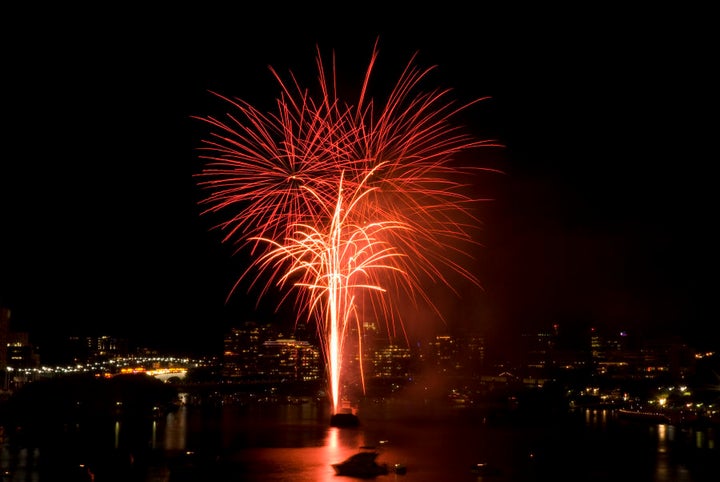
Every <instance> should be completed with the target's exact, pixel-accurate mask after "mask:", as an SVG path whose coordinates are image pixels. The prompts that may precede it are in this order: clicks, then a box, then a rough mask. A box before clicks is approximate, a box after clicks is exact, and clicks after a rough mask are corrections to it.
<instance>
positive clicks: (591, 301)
mask: <svg viewBox="0 0 720 482" xmlns="http://www.w3.org/2000/svg"><path fill="white" fill-rule="evenodd" d="M442 4H443V5H444V7H443V8H445V10H433V11H427V12H424V13H423V12H417V11H413V12H412V13H407V14H403V15H401V14H399V13H398V14H395V15H391V16H388V14H387V13H385V12H383V14H382V15H380V14H378V13H377V11H376V10H375V11H373V10H366V9H364V10H363V11H362V12H358V13H357V14H353V15H341V14H339V13H338V15H337V16H336V18H331V17H332V14H331V13H327V12H325V13H322V14H320V13H315V12H302V11H300V10H297V11H284V12H283V11H270V12H266V13H263V12H262V11H261V10H256V11H255V12H253V13H250V12H232V13H231V12H229V11H228V12H223V11H220V10H218V11H213V12H210V11H209V10H210V9H206V11H198V10H187V11H174V12H173V13H172V14H170V13H169V12H148V11H144V12H142V15H141V14H140V13H139V12H131V11H117V12H85V14H86V15H79V14H80V13H81V12H71V11H67V10H63V11H58V12H45V13H43V14H39V13H38V12H17V13H16V15H13V16H12V20H10V18H8V20H9V21H11V22H12V23H13V24H14V26H15V30H14V31H15V32H17V34H16V35H15V36H14V37H7V35H8V34H7V33H6V34H5V37H6V38H5V41H4V42H3V43H4V45H3V60H2V65H3V69H2V71H3V74H2V77H3V85H4V88H3V90H2V105H3V109H2V111H3V116H4V123H3V129H2V135H3V143H2V145H3V149H2V162H0V304H2V305H3V306H6V307H8V308H10V309H11V310H12V322H13V328H14V329H15V330H18V331H29V332H30V333H31V336H32V337H33V339H34V340H36V341H37V342H38V343H45V342H47V340H51V339H52V337H54V336H58V335H69V334H74V335H104V334H111V335H119V336H127V337H129V338H131V339H133V340H136V341H138V342H140V343H147V344H150V345H154V346H158V347H161V348H163V349H168V350H183V351H198V352H205V351H211V350H214V349H216V348H218V347H219V346H221V338H222V334H223V333H224V331H225V330H226V329H227V327H228V326H230V325H232V324H233V323H235V322H237V321H239V320H243V319H257V318H261V317H265V316H269V315H267V312H269V311H271V310H270V309H269V307H268V304H271V302H270V301H269V302H268V303H267V304H265V305H264V306H261V307H260V308H259V311H258V313H254V312H253V310H254V296H253V295H249V296H248V297H247V298H245V297H243V296H242V294H239V295H236V296H234V297H233V298H231V300H230V302H228V303H226V297H227V295H228V293H229V291H230V289H231V287H232V285H233V282H234V281H235V278H236V277H237V276H238V275H239V274H240V272H241V271H242V270H243V269H244V264H245V260H244V259H243V258H242V257H240V256H233V255H232V247H231V246H227V245H223V244H222V243H221V242H220V233H218V232H215V231H210V227H211V226H212V225H213V220H212V219H210V218H206V217H201V216H200V215H199V208H198V206H197V200H198V199H199V197H200V195H201V193H200V191H199V189H198V188H197V186H196V181H195V179H193V174H194V173H197V172H199V171H200V170H201V169H202V163H201V162H200V160H199V159H198V156H197V152H196V149H197V147H199V142H200V139H202V138H204V137H206V135H207V132H208V131H207V126H206V125H204V124H202V123H201V122H199V121H197V120H194V119H192V116H206V115H217V116H221V115H224V114H225V113H226V112H228V106H227V105H226V104H224V103H222V102H219V101H218V99H216V98H214V97H213V96H212V95H211V94H210V93H209V91H216V92H219V93H221V94H224V95H227V96H235V97H239V98H242V99H244V100H246V101H248V102H250V103H251V104H253V105H254V106H256V107H258V108H260V109H261V110H264V111H272V110H273V109H274V101H275V98H276V97H277V96H278V95H279V92H280V90H279V86H278V84H277V82H276V81H275V79H274V78H273V77H272V75H271V73H270V71H269V69H268V66H272V67H274V68H275V69H277V70H278V72H279V73H280V74H281V75H285V74H286V73H288V72H289V71H292V72H294V73H295V74H296V75H297V77H298V79H299V81H300V82H301V84H303V85H305V86H308V87H314V86H315V85H316V81H317V70H316V66H315V55H316V51H315V49H316V46H319V47H320V49H321V51H322V52H324V53H326V54H329V53H331V52H332V51H333V50H334V51H335V53H336V56H337V61H338V66H339V67H338V68H339V72H338V77H339V78H341V79H342V80H343V82H345V84H343V85H344V86H345V87H347V88H348V89H350V88H351V87H352V88H355V87H357V86H359V85H360V82H361V80H362V75H363V74H364V73H365V70H366V68H367V65H368V61H369V59H370V54H371V52H372V48H373V45H374V43H375V40H376V39H378V38H379V49H378V50H379V60H378V65H377V66H376V68H375V76H376V79H377V86H378V88H379V89H380V90H382V87H383V86H387V85H391V84H393V83H394V81H396V80H397V78H398V77H399V75H400V71H401V68H402V67H404V65H405V64H406V63H407V62H408V61H409V60H410V58H411V56H412V55H413V54H414V53H416V52H417V53H418V57H417V58H416V62H415V64H416V65H418V66H421V67H430V66H432V65H437V68H436V70H434V71H433V72H434V73H433V74H432V75H431V76H430V77H429V78H428V79H427V80H426V81H424V83H423V84H422V85H423V86H424V87H426V90H431V89H434V88H438V87H440V88H452V89H453V93H452V96H453V97H454V98H457V99H458V101H459V102H461V103H462V102H468V101H471V100H473V99H475V98H479V97H486V96H488V97H490V99H489V100H486V101H483V102H480V103H478V104H476V105H475V106H473V107H472V108H471V109H470V111H468V112H465V113H464V114H463V115H462V116H461V117H459V118H458V122H462V123H463V125H464V126H465V127H467V128H468V129H469V130H470V131H471V132H472V133H473V135H475V136H477V137H478V138H494V139H498V140H499V141H500V142H501V143H503V144H504V145H505V147H504V148H503V149H490V148H488V149H486V150H478V151H475V154H477V158H478V163H480V164H487V165H488V166H492V167H497V168H499V169H501V170H502V171H503V174H496V175H487V176H485V177H483V178H482V180H481V184H480V185H479V186H478V188H479V192H484V193H487V195H488V196H490V197H493V198H494V200H493V201H491V202H488V203H484V204H483V206H482V208H481V212H482V216H483V218H484V219H483V223H484V226H483V232H482V235H481V237H482V239H481V240H480V241H481V242H482V244H483V245H484V246H483V248H481V249H479V250H478V251H477V253H476V256H477V268H476V269H477V276H478V278H479V279H480V281H481V282H482V284H483V288H484V290H482V291H481V290H478V289H472V288H471V287H465V286H459V288H460V292H461V294H462V299H453V298H447V299H446V298H445V297H444V296H445V295H444V294H438V305H439V306H441V307H442V308H443V310H444V312H445V313H446V314H447V316H446V318H447V319H448V320H449V325H450V327H451V328H459V327H462V326H474V327H477V328H479V329H481V330H484V331H486V332H487V333H488V334H489V335H490V336H497V337H498V339H502V340H506V338H507V339H511V338H512V336H514V335H516V334H519V333H522V332H523V331H526V330H531V329H539V328H547V327H548V326H550V325H552V324H554V323H558V324H560V326H561V327H567V328H568V329H578V330H582V329H585V328H587V327H589V326H598V327H602V328H603V329H607V330H609V331H610V332H613V331H618V330H621V329H624V330H628V331H631V332H633V333H636V334H639V335H641V336H643V337H654V336H664V335H668V334H676V335H680V336H683V337H686V339H687V340H688V341H690V342H692V343H694V344H698V345H713V346H716V347H717V346H718V345H720V343H718V341H717V340H716V339H713V338H712V337H710V336H708V330H709V329H711V327H712V325H713V324H715V323H717V320H716V318H717V317H716V310H715V309H714V308H715V307H714V305H715V303H714V299H715V297H714V295H715V286H716V285H717V283H716V280H715V278H716V273H717V269H716V268H717V255H716V252H717V249H716V246H717V235H716V234H715V231H716V228H715V226H714V224H715V220H716V219H717V215H716V212H715V205H716V203H715V199H714V196H713V195H711V194H712V193H713V191H714V187H715V178H714V173H715V170H716V169H715V168H714V164H715V163H716V161H717V154H713V153H714V152H715V153H716V151H717V149H716V147H715V145H714V142H713V143H712V144H711V139H713V140H714V136H716V135H717V133H716V132H715V131H716V129H715V128H714V127H715V125H716V120H715V119H716V116H717V112H718V107H719V106H718V93H717V86H718V85H720V82H718V80H719V79H718V75H717V73H716V70H717V69H716V65H715V64H716V63H717V62H716V59H717V52H716V45H717V43H716V42H715V43H714V44H713V42H711V37H712V36H713V35H714V34H713V32H712V31H710V30H708V29H707V28H706V27H705V26H704V19H705V18H707V15H706V14H703V13H702V12H689V11H687V12H678V11H669V10H668V11H654V12H647V11H645V12H637V13H634V12H630V11H628V10H623V11H622V12H615V11H610V10H608V11H605V12H598V11H595V12H590V11H588V12H580V11H575V12H560V11H551V10H542V11H539V10H538V11H522V12H517V11H515V12H512V13H511V12H494V11H489V10H488V11H484V12H483V11H478V10H477V9H476V8H473V9H469V10H464V9H450V8H449V6H445V5H446V4H445V2H443V3H442ZM365 7H367V5H365ZM276 10H279V7H278V8H277V9H276ZM561 14H562V15H561ZM81 19H82V20H81ZM715 40H716V39H715ZM350 91H352V90H351V89H350ZM352 92H355V91H352ZM353 98H354V97H353ZM350 100H352V98H350V99H348V101H350ZM414 321H417V320H411V321H410V323H412V322H414ZM501 343H509V342H508V341H502V342H501Z"/></svg>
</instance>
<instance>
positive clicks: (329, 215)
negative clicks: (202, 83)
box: [196, 43, 498, 412]
mask: <svg viewBox="0 0 720 482" xmlns="http://www.w3.org/2000/svg"><path fill="white" fill-rule="evenodd" d="M377 55H378V49H377V43H376V44H375V46H374V48H373V51H372V55H371V59H370V62H369V66H368V69H367V71H366V75H365V78H364V80H363V83H362V85H361V87H360V90H359V96H358V98H357V100H356V102H355V103H354V104H351V103H346V102H344V101H342V100H341V99H340V98H338V95H337V92H336V89H335V86H336V85H337V79H336V73H337V69H336V65H335V62H334V58H333V63H332V67H331V68H330V69H329V70H328V69H326V68H325V65H324V63H323V60H322V55H321V52H320V50H319V48H318V50H317V67H318V73H319V76H318V80H319V88H320V89H319V92H320V94H319V95H318V96H316V97H313V96H312V95H310V93H309V90H307V89H304V88H302V87H301V84H300V83H299V82H298V80H297V79H296V78H295V77H294V76H293V75H290V77H291V78H290V82H286V81H284V80H283V78H282V77H281V76H280V75H278V74H277V72H276V71H275V70H273V69H272V68H271V72H272V74H273V75H274V77H275V79H276V80H277V82H278V84H279V86H280V96H279V97H278V98H277V111H275V112H273V113H263V112H260V111H259V110H258V109H256V108H255V107H253V106H252V105H250V104H249V103H247V102H245V101H243V100H240V99H237V98H229V97H225V96H223V95H221V94H217V93H213V95H216V96H218V97H219V98H221V99H223V100H224V101H226V102H227V103H228V104H229V106H230V107H232V108H233V112H232V113H228V114H226V115H225V116H224V117H222V118H217V117H212V116H208V117H196V119H199V120H201V121H203V122H205V123H207V124H208V125H209V126H210V128H211V129H210V135H209V137H208V138H206V139H205V140H204V141H203V142H202V145H201V146H200V148H199V152H200V154H199V156H200V158H201V159H203V160H204V161H205V167H204V169H203V170H202V171H201V172H200V173H198V174H197V176H198V179H199V180H198V184H199V186H200V187H202V188H203V189H204V190H206V192H207V193H208V195H207V196H206V197H205V198H203V199H202V200H201V201H200V203H201V205H202V206H203V207H204V209H203V210H202V214H208V213H216V214H218V215H219V217H220V218H221V219H223V221H222V222H221V223H220V224H218V225H217V226H216V228H217V229H220V230H221V231H222V232H223V233H224V235H223V242H229V243H232V244H233V245H235V246H236V247H237V249H238V250H241V249H246V250H248V252H249V253H250V254H251V255H252V259H253V262H252V263H251V265H250V266H249V267H248V269H247V270H246V271H244V272H243V273H241V274H240V275H239V276H238V281H237V283H236V285H235V286H234V287H233V289H232V290H231V293H230V295H229V296H231V295H232V293H233V292H234V291H235V290H236V289H237V287H238V286H239V283H240V282H241V281H242V280H244V279H247V278H250V280H251V283H250V284H251V287H252V288H255V289H258V291H259V298H260V297H262V296H265V295H266V294H267V293H268V292H269V291H271V290H274V289H277V290H280V291H284V296H283V298H282V300H283V301H282V302H285V300H287V299H288V298H289V294H290V293H294V294H295V295H296V296H295V298H294V299H295V307H296V309H297V317H298V321H302V322H305V323H314V324H315V327H316V330H317V332H318V335H319V338H320V340H321V348H322V351H323V355H324V360H325V365H326V369H327V376H328V385H329V393H330V397H331V403H332V409H333V410H334V412H337V410H338V406H339V402H340V399H341V397H342V393H341V390H342V378H341V374H342V373H343V372H342V370H343V366H344V365H343V356H348V354H345V353H344V348H345V341H346V337H347V336H349V334H350V333H354V334H355V336H361V333H362V326H363V324H362V321H363V320H364V319H377V320H383V321H384V323H385V327H384V328H385V329H386V330H387V333H388V335H389V336H390V337H392V338H403V337H406V334H405V331H404V324H403V322H402V319H401V317H400V316H399V315H398V312H397V310H396V309H395V303H397V301H398V300H400V299H402V300H403V303H404V304H407V303H408V301H410V302H412V303H414V304H418V305H420V304H421V303H422V304H423V305H424V306H429V307H431V308H434V305H433V303H432V300H431V299H430V298H429V297H428V296H427V295H426V294H425V290H424V289H423V286H425V284H426V283H427V282H432V283H437V282H441V283H444V284H446V285H448V286H449V287H450V288H452V286H451V285H452V283H451V282H450V281H449V279H448V277H447V274H448V271H451V272H454V273H459V274H460V275H462V276H464V277H465V278H467V279H468V280H470V281H471V282H473V283H476V284H478V286H479V282H478V279H477V278H476V276H475V274H474V273H472V272H471V271H470V270H468V269H466V268H464V267H463V266H465V265H464V263H463V262H462V259H461V258H462V257H463V256H469V254H468V252H469V251H468V250H467V249H466V247H467V246H470V245H473V244H475V241H474V238H473V232H474V230H475V229H476V228H477V227H478V225H479V224H480V221H479V220H478V219H476V217H475V216H474V214H473V212H474V211H473V205H474V204H475V203H476V202H478V201H480V200H481V199H478V198H476V197H474V196H472V195H470V194H468V192H472V191H471V190H468V189H467V188H468V186H467V185H466V183H468V182H470V181H468V180H469V179H471V178H470V177H469V175H470V174H475V173H476V172H475V171H478V170H483V171H484V170H491V169H487V168H483V167H477V166H473V165H468V166H461V165H458V159H457V158H458V154H460V153H462V152H464V151H469V150H472V149H475V148H479V147H483V146H498V144H497V143H495V142H493V141H484V140H477V139H475V138H473V137H471V136H469V135H467V134H464V133H462V131H461V130H460V129H459V128H458V127H457V126H455V125H453V123H452V121H453V120H454V117H455V116H456V115H457V114H458V112H460V111H461V110H463V109H466V108H468V107H469V106H471V105H473V104H474V103H475V102H477V101H480V100H482V99H477V100H476V101H473V102H470V103H467V104H463V105H459V106H458V105H455V103H454V102H453V101H452V100H451V99H449V93H450V91H449V90H432V91H429V92H422V91H419V89H418V87H419V84H420V83H421V81H422V80H424V79H425V78H426V77H427V76H428V74H429V73H430V72H431V71H432V68H429V69H425V70H421V69H418V68H417V67H415V66H414V61H415V57H414V56H413V57H411V59H410V61H409V62H408V64H407V66H406V67H405V69H404V70H403V72H402V74H401V75H400V78H399V80H398V82H397V83H396V84H395V86H394V88H392V90H391V92H390V93H389V95H388V97H387V100H386V101H385V102H384V103H383V104H382V105H381V106H380V107H377V106H376V104H375V100H374V99H372V98H371V97H370V92H369V86H370V81H371V78H372V73H373V68H374V66H375V63H376V59H377ZM328 76H330V77H329V78H328ZM361 299H362V300H364V301H363V302H360V300H361ZM367 300H369V301H367ZM436 311H437V310H436ZM438 315H439V316H440V313H438ZM356 356H358V357H360V359H361V354H356ZM359 365H360V367H362V363H360V364H359ZM361 376H362V374H361Z"/></svg>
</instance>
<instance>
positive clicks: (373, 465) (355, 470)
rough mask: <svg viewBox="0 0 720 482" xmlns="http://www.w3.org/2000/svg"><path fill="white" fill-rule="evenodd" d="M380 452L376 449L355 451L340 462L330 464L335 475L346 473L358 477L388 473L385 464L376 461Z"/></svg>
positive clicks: (365, 477) (370, 476)
mask: <svg viewBox="0 0 720 482" xmlns="http://www.w3.org/2000/svg"><path fill="white" fill-rule="evenodd" d="M378 455H380V452H378V451H376V450H371V451H362V452H357V453H355V454H353V455H351V456H350V457H348V458H347V459H345V460H343V461H342V462H338V463H335V464H330V465H332V468H333V469H334V470H335V475H346V476H350V477H358V478H364V479H367V478H372V477H377V476H378V475H387V474H388V473H389V470H388V466H387V464H379V463H377V460H376V459H377V457H378Z"/></svg>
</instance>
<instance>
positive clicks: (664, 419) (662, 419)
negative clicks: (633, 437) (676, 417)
mask: <svg viewBox="0 0 720 482" xmlns="http://www.w3.org/2000/svg"><path fill="white" fill-rule="evenodd" d="M617 415H618V417H620V418H622V419H626V420H637V421H643V422H651V423H662V424H665V423H671V422H672V420H671V418H670V416H669V415H668V414H667V413H664V412H660V411H652V410H635V409H628V408H620V409H618V411H617Z"/></svg>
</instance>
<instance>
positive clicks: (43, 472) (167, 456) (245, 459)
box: [0, 400, 720, 482]
mask: <svg viewBox="0 0 720 482" xmlns="http://www.w3.org/2000/svg"><path fill="white" fill-rule="evenodd" d="M358 416H359V419H360V422H361V424H360V426H358V427H353V428H338V427H331V426H330V424H329V419H330V413H329V409H328V407H327V406H326V405H325V404H322V403H314V402H307V403H301V404H278V403H254V404H250V405H225V406H222V407H182V408H181V409H180V410H179V411H177V412H174V413H170V414H168V415H167V416H166V417H165V418H161V419H159V420H149V419H148V420H143V421H139V422H137V423H134V424H129V423H127V422H122V423H121V422H117V421H115V422H113V421H111V420H108V421H107V424H106V425H107V426H105V424H99V425H103V426H96V427H84V428H83V427H79V428H77V430H75V431H72V433H71V436H69V435H68V433H65V435H64V438H62V439H59V441H58V442H57V443H56V444H55V445H54V446H53V447H52V448H48V447H44V448H37V447H35V448H28V447H22V448H18V447H15V448H14V449H13V448H12V447H9V446H8V445H7V444H6V445H3V446H2V453H1V457H0V463H1V464H2V469H3V474H4V476H3V478H2V479H1V480H2V481H3V482H5V481H33V482H49V481H54V480H83V479H82V478H81V475H79V474H80V473H81V472H83V470H85V469H83V470H80V469H79V468H78V464H79V463H80V462H82V461H83V460H84V461H86V463H87V465H88V466H89V467H90V469H89V470H92V471H93V472H94V473H95V482H105V481H123V482H130V481H138V482H190V481H199V482H206V481H211V480H223V481H244V482H255V481H264V482H265V481H267V482H280V481H288V482H323V481H332V482H342V481H346V480H347V481H348V482H351V481H354V480H360V479H354V478H352V477H345V476H337V475H335V473H334V471H333V469H332V467H331V466H330V464H331V463H335V462H340V461H342V460H344V459H345V458H347V457H348V456H350V455H351V454H353V453H355V452H357V451H358V450H360V447H362V446H375V447H376V448H377V449H378V450H379V451H380V456H379V458H378V462H381V463H387V464H388V465H389V466H390V467H391V468H392V466H393V465H394V464H396V463H399V464H402V465H404V466H405V467H406V468H407V473H406V474H396V473H394V472H393V471H392V470H391V471H390V473H388V474H387V475H381V476H378V477H377V478H376V480H377V481H378V482H389V481H393V482H394V481H400V482H430V481H432V482H437V481H439V480H443V481H458V482H462V481H474V482H479V481H497V482H502V481H634V482H644V481H652V482H705V481H709V480H713V481H714V480H717V479H715V478H714V477H711V476H712V475H714V476H717V474H718V473H720V472H719V470H720V453H719V452H718V448H717V446H716V443H717V433H716V429H713V428H703V429H691V428H681V427H676V426H673V425H665V424H652V423H638V422H627V421H623V420H618V419H617V418H616V417H615V416H614V412H612V411H608V410H590V409H587V410H582V411H577V412H573V413H571V414H570V415H568V416H567V417H566V416H562V417H557V416H553V417H550V418H548V419H542V417H536V418H535V419H523V420H500V421H498V420H496V419H493V418H488V417H487V414H486V413H485V412H483V411H481V410H477V409H467V408H456V407H447V406H442V407H440V406H438V405H435V404H426V403H408V402H404V401H398V400H396V401H387V400H386V401H381V402H378V401H371V402H370V401H369V402H366V403H364V404H363V405H361V406H360V407H359V411H358ZM48 451H51V452H52V453H53V454H54V455H55V457H51V459H52V460H53V461H54V463H47V462H43V460H45V459H47V458H48V455H47V453H48ZM188 452H191V453H192V454H191V455H188V454H187V453H188ZM43 455H45V459H44V458H43ZM82 457H85V458H84V459H83V458H82ZM62 460H66V461H74V462H72V464H66V465H63V467H64V469H63V470H66V472H63V474H60V472H59V470H60V469H59V468H58V467H60V466H61V464H59V463H58V461H62ZM480 462H488V463H490V464H492V466H493V467H496V468H497V469H498V470H499V473H498V474H496V475H492V476H478V475H476V474H473V473H471V471H470V468H471V467H472V466H473V465H474V464H476V463H480ZM71 465H72V472H68V471H67V470H69V469H68V467H70V466H71ZM68 474H70V475H68ZM60 475H63V476H64V477H66V478H65V479H59V476H60ZM67 477H75V478H74V479H72V478H67Z"/></svg>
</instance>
